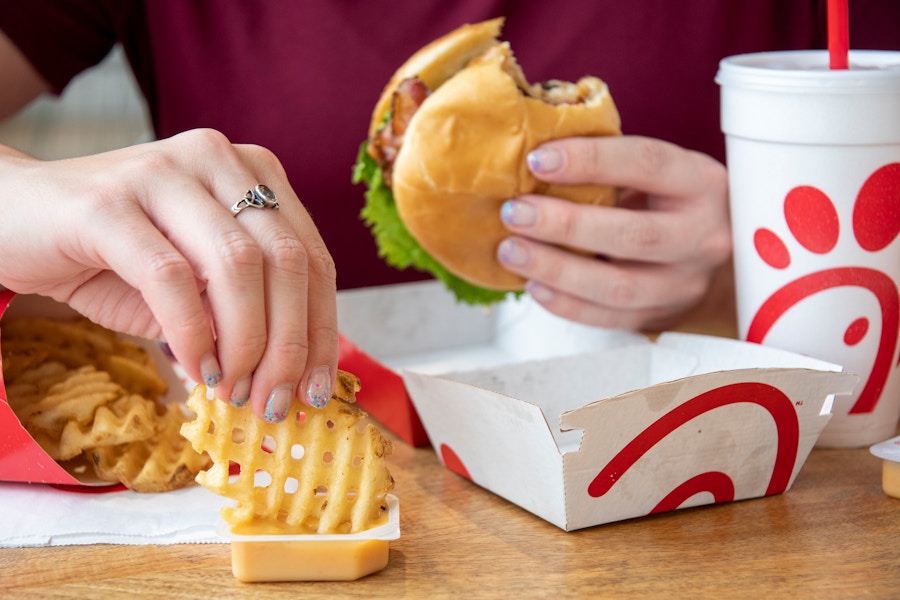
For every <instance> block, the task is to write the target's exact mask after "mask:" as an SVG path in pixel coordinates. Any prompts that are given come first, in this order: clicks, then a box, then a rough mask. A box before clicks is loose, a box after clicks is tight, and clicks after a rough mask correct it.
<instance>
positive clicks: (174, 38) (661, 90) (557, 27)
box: [0, 0, 900, 288]
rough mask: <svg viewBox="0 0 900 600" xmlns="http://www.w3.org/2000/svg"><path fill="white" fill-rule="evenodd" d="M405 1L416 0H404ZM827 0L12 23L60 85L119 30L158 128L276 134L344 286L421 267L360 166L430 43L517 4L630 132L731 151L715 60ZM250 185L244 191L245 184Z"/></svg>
mask: <svg viewBox="0 0 900 600" xmlns="http://www.w3.org/2000/svg"><path fill="white" fill-rule="evenodd" d="M401 4H402V5H403V8H402V9H399V8H398V6H400V5H401ZM825 6H826V0H677V1H673V0H629V1H628V2H623V1H622V0H556V1H548V0H543V1H529V0H507V1H503V0H459V1H449V0H410V1H408V2H399V1H398V0H394V1H387V0H240V1H235V2H225V1H221V0H150V1H147V2H143V1H141V0H96V1H90V0H67V1H62V0H60V1H57V2H53V1H51V0H28V1H27V2H25V1H22V2H7V3H4V7H3V9H2V10H0V28H3V30H4V31H5V32H6V33H7V34H8V35H9V36H10V37H11V38H12V40H13V41H14V42H15V43H16V44H17V45H18V46H19V47H20V48H21V49H22V50H23V51H24V53H25V54H26V55H27V56H28V58H29V60H31V61H32V63H33V64H34V65H35V66H36V68H37V69H38V70H39V71H40V73H41V74H42V75H43V76H44V77H45V78H46V79H47V81H49V82H50V83H51V85H52V86H53V88H54V90H56V91H61V90H62V89H63V88H64V87H65V85H66V84H67V83H68V82H69V80H70V79H71V78H72V77H73V76H74V75H76V74H77V73H78V72H80V71H81V70H83V69H85V68H87V67H89V66H91V65H93V64H95V63H97V62H99V61H100V60H101V59H102V58H103V57H104V56H105V54H106V53H107V52H108V50H109V49H110V47H111V46H112V45H113V44H114V43H116V42H121V43H122V44H123V46H124V47H125V49H126V53H127V55H128V57H129V60H130V62H131V64H132V67H133V68H134V70H135V72H136V74H137V77H138V81H139V82H140V85H141V88H142V89H143V91H144V93H145V95H146V97H147V99H148V105H149V107H150V111H151V114H152V116H153V123H154V126H155V129H156V133H157V135H158V136H159V137H160V138H163V137H168V136H170V135H173V134H175V133H178V132H180V131H184V130H186V129H192V128H196V127H212V128H215V129H218V130H220V131H222V132H223V133H225V134H226V135H227V136H228V137H229V138H230V139H231V140H232V141H233V142H240V143H255V144H260V145H263V146H266V147H268V148H270V149H271V150H273V151H274V152H275V153H276V154H277V155H278V157H279V158H280V159H281V161H282V163H283V164H284V167H285V169H286V170H287V173H288V175H289V177H290V180H291V183H292V185H293V186H294V188H295V189H296V190H297V192H298V194H299V196H300V198H301V200H302V201H303V202H304V204H305V205H306V206H307V208H308V209H309V211H310V212H311V214H312V216H313V219H314V220H315V222H316V224H317V225H318V227H319V228H320V230H321V232H322V235H323V237H324V238H325V242H326V243H327V245H328V247H329V249H330V251H331V253H332V255H333V256H334V258H335V261H336V263H337V268H338V285H339V287H341V288H352V287H360V286H366V285H376V284H384V283H392V282H397V281H404V280H410V279H417V278H421V277H422V275H421V274H418V273H416V272H413V271H407V272H405V273H400V272H398V271H396V270H394V269H392V268H390V267H388V266H386V265H385V264H384V263H383V262H382V261H381V259H379V258H378V257H377V255H376V250H375V245H374V242H373V241H372V237H371V234H370V233H369V231H368V230H367V229H366V228H365V227H364V225H363V224H362V223H361V221H360V220H359V217H358V215H359V211H360V209H361V207H362V205H363V191H364V190H363V188H362V187H361V186H354V185H353V184H351V182H350V176H351V168H352V165H353V163H354V160H355V158H356V153H357V149H358V147H359V144H360V142H362V141H363V139H364V138H365V136H366V132H367V129H368V124H369V117H370V115H371V110H372V108H373V106H374V103H375V101H376V100H377V99H378V97H379V95H380V94H381V91H382V88H383V86H384V84H385V83H386V82H387V81H388V79H389V78H390V75H391V74H392V73H393V71H394V70H395V69H396V68H397V67H398V66H399V65H400V64H402V63H403V61H404V60H406V58H407V57H408V56H409V55H410V54H411V53H412V52H414V51H415V50H416V49H418V48H419V47H421V46H423V45H424V44H425V43H427V42H429V41H431V40H432V39H434V38H436V37H438V36H440V35H442V34H444V33H446V32H448V31H450V30H451V29H453V28H455V27H457V26H458V25H460V24H462V23H465V22H474V21H479V20H483V19H486V18H490V17H494V16H499V15H504V16H506V18H507V22H506V26H505V28H504V31H503V36H502V37H503V39H506V40H509V41H510V42H511V44H512V47H513V50H514V51H515V53H516V56H517V58H518V61H519V63H520V64H521V65H522V67H523V69H524V70H525V73H526V75H527V76H528V77H529V79H531V80H532V81H540V80H543V79H550V78H557V79H567V80H574V79H577V78H578V77H580V76H582V75H587V74H590V75H596V76H598V77H601V78H602V79H604V80H605V81H606V82H607V83H608V84H609V87H610V90H611V92H612V94H613V97H614V99H615V101H616V104H617V106H618V108H619V111H620V113H621V115H622V124H623V130H624V132H625V133H630V134H642V135H648V136H653V137H657V138H661V139H665V140H669V141H671V142H674V143H676V144H678V145H681V146H684V147H687V148H692V149H696V150H700V151H702V152H706V153H708V154H710V155H712V156H714V157H716V158H718V159H719V160H723V159H724V139H723V136H722V134H721V132H720V130H719V114H718V89H717V87H716V84H715V83H714V81H713V77H714V76H715V73H716V70H717V65H718V61H719V60H720V59H721V58H723V57H725V56H728V55H732V54H738V53H743V52H757V51H763V50H780V49H802V48H825V47H826V21H825V15H826V11H825ZM850 10H851V15H850V23H851V33H850V43H851V46H852V47H854V48H893V49H900V2H898V1H897V0H853V1H852V2H850ZM235 193H236V196H239V195H240V190H236V191H235Z"/></svg>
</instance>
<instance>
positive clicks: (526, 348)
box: [339, 283, 859, 531]
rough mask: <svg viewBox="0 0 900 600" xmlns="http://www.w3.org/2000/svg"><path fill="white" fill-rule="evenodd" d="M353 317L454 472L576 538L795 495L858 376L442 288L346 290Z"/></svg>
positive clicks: (352, 332)
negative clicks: (604, 527)
mask: <svg viewBox="0 0 900 600" xmlns="http://www.w3.org/2000/svg"><path fill="white" fill-rule="evenodd" d="M339 314H340V323H341V328H342V332H343V334H344V335H345V336H346V337H347V338H349V339H353V340H354V343H355V344H357V345H358V346H359V347H360V348H366V349H367V350H368V356H369V359H370V360H371V361H373V362H374V363H377V362H379V361H380V362H381V363H382V364H383V365H385V366H384V367H383V369H384V372H385V373H387V375H385V376H393V377H397V376H398V375H397V374H399V377H402V380H403V382H404V383H405V385H406V394H403V395H402V396H401V395H398V396H397V397H395V398H393V400H392V402H393V409H394V410H396V411H398V412H400V413H401V414H402V415H403V418H407V419H410V421H411V420H412V418H413V416H415V418H417V419H419V420H420V421H421V423H422V425H423V428H424V430H425V433H426V434H427V437H428V438H429V439H430V443H431V444H432V446H433V447H434V449H435V451H436V452H437V453H438V454H439V456H440V457H441V459H442V461H443V462H444V464H445V466H447V467H448V468H450V469H452V470H454V471H456V472H457V473H459V474H460V475H462V476H464V477H466V478H468V479H470V480H472V481H473V482H475V483H476V484H478V485H480V486H482V487H484V488H485V489H487V490H490V491H491V492H493V493H495V494H497V495H499V496H502V497H503V498H506V499H507V500H509V501H511V502H513V503H515V504H517V505H519V506H520V507H522V508H524V509H526V510H528V511H530V512H532V513H534V514H535V515H537V516H539V517H541V518H543V519H545V520H547V521H549V522H550V523H553V524H554V525H556V526H558V527H560V528H561V529H564V530H567V531H571V530H575V529H579V528H583V527H589V526H593V525H598V524H602V523H609V522H613V521H619V520H623V519H629V518H633V517H640V516H644V515H648V514H651V513H658V512H663V511H668V510H674V509H678V508H686V507H690V506H699V505H704V504H712V503H718V502H728V501H733V500H741V499H746V498H754V497H761V496H767V495H773V494H779V493H782V492H785V491H787V490H788V489H789V488H790V486H791V485H792V484H793V481H794V479H795V478H796V477H797V474H798V473H799V471H800V469H801V467H802V466H803V463H804V462H805V460H806V458H807V456H808V455H809V452H810V451H811V449H812V447H813V445H814V444H815V442H816V440H817V438H818V437H819V435H820V433H821V432H822V430H823V428H824V427H825V425H826V424H827V423H828V421H829V419H830V418H831V406H832V402H833V399H834V395H835V394H849V393H851V392H852V391H853V389H854V387H855V386H856V384H857V383H858V381H859V377H858V376H857V375H855V374H849V373H842V372H841V367H839V366H837V365H833V364H830V363H826V362H823V361H820V360H816V359H812V358H809V357H806V356H802V355H798V354H794V353H790V352H786V351H782V350H777V349H772V348H769V347H765V346H761V345H757V344H750V343H746V342H739V341H736V340H730V339H724V338H715V337H709V336H700V335H691V334H679V333H665V334H663V335H661V336H660V337H659V338H658V339H657V340H656V341H651V340H649V339H647V338H646V337H644V336H640V335H636V334H631V333H625V332H615V331H604V330H598V329H595V328H589V327H584V326H581V325H578V324H575V323H571V322H568V321H565V320H563V319H559V318H557V317H554V316H553V315H550V314H549V313H547V312H546V311H544V310H543V309H542V308H540V307H539V306H538V305H536V304H534V303H532V302H530V301H529V300H528V299H526V298H523V299H519V300H511V301H509V302H506V303H503V304H501V305H500V306H498V307H495V308H493V309H491V310H490V311H485V310H483V309H472V308H471V307H464V306H460V305H456V304H454V303H453V301H452V300H450V299H448V298H447V296H446V294H445V292H443V290H441V289H440V288H439V287H438V286H436V285H435V284H431V283H426V284H404V285H400V286H386V287H384V288H371V289H365V290H353V291H352V292H351V293H342V294H340V295H339ZM372 357H377V358H372ZM391 370H393V372H391ZM372 385H377V383H373V381H372V378H369V379H363V386H364V388H365V387H366V386H372ZM407 405H408V406H407ZM366 408H367V410H369V411H370V412H373V413H374V412H375V411H372V409H371V408H370V407H366Z"/></svg>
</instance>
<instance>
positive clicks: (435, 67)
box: [369, 17, 504, 137]
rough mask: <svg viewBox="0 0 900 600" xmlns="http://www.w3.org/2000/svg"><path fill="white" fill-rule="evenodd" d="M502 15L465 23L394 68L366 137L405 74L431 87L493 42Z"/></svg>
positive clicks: (433, 87) (381, 115) (460, 67)
mask: <svg viewBox="0 0 900 600" xmlns="http://www.w3.org/2000/svg"><path fill="white" fill-rule="evenodd" d="M503 21H504V19H503V18H502V17H500V18H497V19H491V20H490V21H482V22H480V23H474V24H466V25H463V26H461V27H459V28H457V29H454V30H453V31H451V32H450V33H448V34H446V35H444V36H442V37H440V38H438V39H436V40H434V41H433V42H431V43H429V44H428V45H427V46H424V47H423V48H420V49H419V50H418V51H417V52H416V53H415V54H413V55H412V56H410V57H409V59H407V61H406V62H405V63H403V65H401V66H400V68H399V69H397V71H396V73H394V76H393V77H391V80H390V81H389V82H388V84H387V85H386V86H384V91H383V92H382V93H381V97H380V98H379V99H378V103H377V104H376V105H375V110H374V111H373V112H372V121H371V123H370V124H369V137H371V136H372V135H373V134H374V133H375V130H376V129H378V127H379V126H380V125H381V123H382V121H383V120H384V115H385V114H386V113H387V112H388V110H390V108H391V94H393V93H394V90H396V89H397V86H398V85H400V82H401V81H403V80H404V79H406V78H408V77H418V78H419V79H421V80H422V81H423V82H424V83H425V85H427V86H428V89H430V90H435V89H437V88H438V87H440V86H441V85H442V84H443V83H444V82H445V81H447V80H448V79H450V77H452V76H453V75H455V74H456V73H457V72H458V71H459V70H460V69H462V68H463V67H464V66H466V64H467V63H468V62H469V61H470V60H472V59H473V58H475V57H476V56H479V55H481V54H482V53H483V52H484V51H485V50H487V49H488V48H490V47H491V46H493V45H494V43H496V41H497V36H499V35H500V30H501V29H502V28H503Z"/></svg>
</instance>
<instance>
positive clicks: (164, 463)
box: [90, 404, 212, 493]
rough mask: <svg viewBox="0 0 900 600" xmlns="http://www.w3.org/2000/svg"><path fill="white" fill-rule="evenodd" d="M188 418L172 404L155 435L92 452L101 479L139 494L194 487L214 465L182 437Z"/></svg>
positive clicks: (92, 459)
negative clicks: (191, 485) (123, 485)
mask: <svg viewBox="0 0 900 600" xmlns="http://www.w3.org/2000/svg"><path fill="white" fill-rule="evenodd" d="M187 421H188V417H187V416H186V415H185V414H184V412H183V411H182V410H181V407H180V406H179V405H177V404H170V405H169V406H168V407H167V410H166V412H165V414H164V415H163V417H162V418H161V419H160V420H159V421H158V423H157V429H156V431H155V432H154V434H153V435H152V436H151V437H149V438H147V439H145V440H143V441H138V442H135V443H131V444H122V445H119V446H106V447H98V448H94V449H92V450H91V452H90V454H91V461H92V462H93V465H94V470H95V471H96V473H97V476H98V477H100V478H101V479H103V480H106V481H121V482H122V483H123V484H125V485H126V486H127V487H128V488H130V489H132V490H134V491H136V492H148V493H149V492H166V491H169V490H174V489H179V488H182V487H185V486H186V485H190V484H191V483H193V482H194V478H195V477H196V476H197V474H198V473H199V472H200V471H202V470H203V469H206V468H209V466H210V465H211V464H212V461H211V460H210V458H209V456H208V455H206V454H205V453H204V454H199V453H197V452H195V451H194V449H193V448H192V447H191V445H190V444H189V443H188V441H187V440H186V439H185V438H183V437H182V436H181V434H180V433H179V431H180V429H181V426H182V424H183V423H185V422H187Z"/></svg>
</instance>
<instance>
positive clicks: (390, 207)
mask: <svg viewBox="0 0 900 600" xmlns="http://www.w3.org/2000/svg"><path fill="white" fill-rule="evenodd" d="M367 146H368V142H363V143H362V145H361V146H360V149H359V154H358V156H357V158H356V164H355V165H354V166H353V183H356V184H358V183H364V184H365V185H366V186H367V188H368V189H367V191H366V193H365V197H366V204H365V206H364V207H363V209H362V211H361V212H360V217H361V218H362V219H363V221H364V222H365V224H366V225H367V226H368V227H369V229H371V231H372V235H373V236H374V237H375V243H376V245H377V246H378V256H380V257H381V258H382V259H384V261H385V262H387V264H389V265H391V266H392V267H394V268H396V269H399V270H404V269H408V268H410V267H412V268H414V269H417V270H419V271H424V272H426V273H431V274H432V275H433V276H434V277H435V278H437V279H439V280H440V281H442V282H443V283H444V285H445V286H446V287H447V289H449V290H450V291H451V292H453V294H454V295H455V296H456V299H457V301H458V302H464V303H466V304H472V305H479V304H493V303H495V302H500V301H501V300H503V299H504V298H506V296H507V295H508V294H510V292H504V291H499V290H489V289H486V288H483V287H480V286H477V285H473V284H471V283H469V282H467V281H464V280H462V279H460V278H459V277H457V276H456V275H454V274H453V273H451V272H450V271H448V270H447V269H445V268H444V266H443V265H441V264H440V263H439V262H437V261H436V260H435V259H434V258H432V257H431V255H430V254H428V253H427V252H426V251H425V250H424V249H423V248H422V246H420V245H419V242H417V241H416V240H415V238H413V236H412V235H411V234H410V233H409V231H408V230H407V229H406V226H404V225H403V221H401V220H400V215H399V213H398V212H397V205H396V204H395V202H394V194H393V193H392V192H391V190H390V188H388V187H387V186H386V185H384V181H383V180H382V177H381V168H380V167H379V166H378V163H376V162H375V159H373V158H372V157H371V156H369V153H368V152H366V147H367ZM520 293H521V292H519V293H517V294H516V295H518V294H520Z"/></svg>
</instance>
